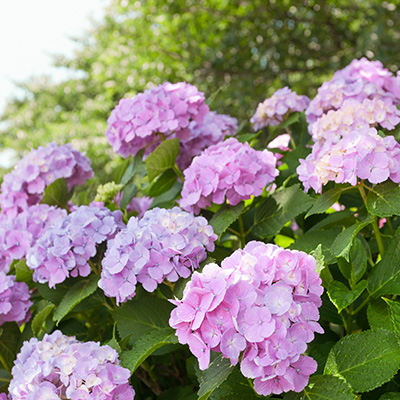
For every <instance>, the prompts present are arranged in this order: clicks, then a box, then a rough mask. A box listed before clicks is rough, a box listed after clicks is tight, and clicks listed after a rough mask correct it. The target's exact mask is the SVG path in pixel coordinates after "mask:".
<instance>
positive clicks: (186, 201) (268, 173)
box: [180, 138, 279, 213]
mask: <svg viewBox="0 0 400 400" xmlns="http://www.w3.org/2000/svg"><path fill="white" fill-rule="evenodd" d="M278 173H279V172H278V170H277V169H276V157H275V156H274V154H273V153H271V152H270V151H268V150H264V151H257V150H254V149H252V148H251V147H250V146H249V144H248V143H244V144H243V143H240V142H239V141H238V140H237V139H235V138H229V139H228V140H225V141H224V142H221V143H219V144H216V145H214V146H210V147H208V148H207V149H205V150H204V151H203V152H202V153H201V154H200V155H199V156H197V157H195V158H194V159H193V161H192V163H191V164H190V166H189V168H187V169H185V170H184V171H183V174H184V176H185V182H184V185H183V188H182V193H181V195H182V199H181V202H180V206H181V207H182V208H183V209H184V210H187V211H194V212H195V213H199V212H200V209H201V208H206V207H208V206H211V204H212V203H215V204H222V203H224V202H225V199H226V200H227V201H228V202H229V204H231V205H236V204H238V203H240V202H241V201H242V200H247V199H250V197H251V196H259V195H260V194H261V193H262V191H263V189H264V188H265V186H266V185H267V184H269V183H271V182H273V180H274V179H275V177H276V176H277V175H278Z"/></svg>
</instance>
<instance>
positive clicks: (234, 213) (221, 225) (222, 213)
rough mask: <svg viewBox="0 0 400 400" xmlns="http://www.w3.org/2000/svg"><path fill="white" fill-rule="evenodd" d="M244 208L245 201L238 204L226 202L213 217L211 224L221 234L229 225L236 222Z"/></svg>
mask: <svg viewBox="0 0 400 400" xmlns="http://www.w3.org/2000/svg"><path fill="white" fill-rule="evenodd" d="M243 208H244V203H243V202H241V203H239V204H238V205H236V206H230V205H228V204H224V205H223V206H222V207H221V208H220V209H219V210H218V211H217V212H216V213H215V214H214V215H213V217H212V218H211V220H210V222H209V224H210V225H211V226H212V227H213V230H214V232H215V233H216V234H217V235H218V236H220V235H221V234H223V233H224V232H225V231H226V230H227V229H228V227H229V226H230V225H231V224H232V223H233V222H235V221H236V220H237V219H238V218H239V216H240V214H241V213H242V211H243Z"/></svg>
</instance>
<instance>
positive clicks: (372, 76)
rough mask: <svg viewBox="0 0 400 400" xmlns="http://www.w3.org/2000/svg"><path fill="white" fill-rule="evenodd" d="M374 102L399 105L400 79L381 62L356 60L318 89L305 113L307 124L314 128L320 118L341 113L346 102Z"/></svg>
mask: <svg viewBox="0 0 400 400" xmlns="http://www.w3.org/2000/svg"><path fill="white" fill-rule="evenodd" d="M374 98H380V99H382V100H383V99H385V104H386V105H387V104H389V103H392V104H394V105H397V104H399V103H400V78H399V77H395V76H393V74H392V73H391V72H390V71H389V70H387V69H386V68H384V67H383V65H382V63H381V62H380V61H368V60H367V59H366V58H362V59H361V60H353V61H352V62H351V63H350V64H349V65H348V66H347V67H345V68H344V69H342V70H339V71H336V72H335V74H334V75H333V77H332V79H331V80H330V81H328V82H324V83H323V84H322V86H321V87H320V88H319V89H318V94H317V96H316V97H315V98H314V99H313V100H312V101H311V102H310V104H309V106H308V108H307V110H306V116H307V122H308V123H309V124H310V128H311V127H312V125H313V124H314V122H315V121H316V120H317V119H318V118H320V117H321V116H322V115H323V114H325V113H326V112H327V111H329V110H332V109H333V110H337V109H339V108H340V107H341V106H342V104H343V102H344V101H345V100H348V99H353V100H357V101H359V102H362V101H364V100H365V99H374Z"/></svg>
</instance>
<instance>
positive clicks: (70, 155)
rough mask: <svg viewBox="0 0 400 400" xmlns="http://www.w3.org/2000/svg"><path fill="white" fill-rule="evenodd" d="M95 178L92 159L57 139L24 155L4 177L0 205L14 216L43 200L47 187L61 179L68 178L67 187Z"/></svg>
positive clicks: (70, 187) (4, 210)
mask: <svg viewBox="0 0 400 400" xmlns="http://www.w3.org/2000/svg"><path fill="white" fill-rule="evenodd" d="M91 177H93V171H92V168H91V166H90V161H89V159H88V158H87V157H85V156H84V155H83V154H82V153H80V152H79V151H77V150H74V149H73V148H72V146H71V145H70V144H65V145H62V146H59V145H57V144H56V143H55V142H52V143H50V144H48V145H47V146H46V147H42V146H40V147H38V148H37V149H35V150H32V151H31V152H30V153H29V154H28V155H27V156H25V157H24V158H23V159H22V160H21V161H20V162H19V163H18V164H17V165H16V166H15V167H14V169H13V170H12V171H11V172H10V173H9V174H7V175H5V176H4V178H3V183H2V184H1V192H2V193H1V194H0V207H1V209H2V212H5V213H7V214H10V215H11V216H12V217H14V216H15V215H16V214H18V213H20V212H22V211H23V210H24V209H26V208H27V207H28V206H30V205H34V204H37V203H39V202H40V200H41V198H42V194H43V191H44V189H45V188H46V187H47V186H48V185H50V184H51V183H52V182H54V181H55V180H57V179H59V178H66V180H67V183H68V188H69V189H72V188H73V187H74V186H77V185H82V184H83V183H85V182H86V180H87V179H89V178H91Z"/></svg>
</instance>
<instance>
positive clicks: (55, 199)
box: [41, 178, 71, 208]
mask: <svg viewBox="0 0 400 400" xmlns="http://www.w3.org/2000/svg"><path fill="white" fill-rule="evenodd" d="M70 198H71V195H70V193H69V191H68V184H67V180H66V179H65V178H60V179H57V180H55V181H54V182H53V183H51V184H50V185H49V186H47V188H46V189H45V190H44V192H43V197H42V201H41V204H48V205H49V206H57V207H60V208H67V206H68V200H69V199H70Z"/></svg>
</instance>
